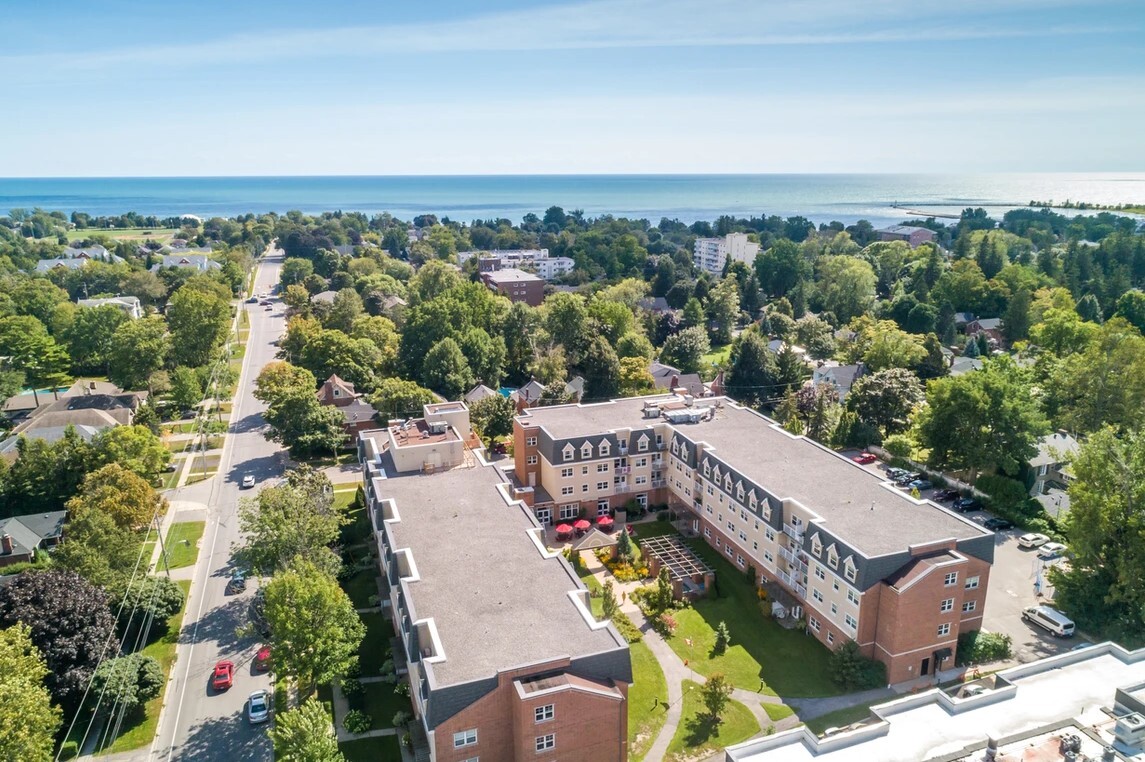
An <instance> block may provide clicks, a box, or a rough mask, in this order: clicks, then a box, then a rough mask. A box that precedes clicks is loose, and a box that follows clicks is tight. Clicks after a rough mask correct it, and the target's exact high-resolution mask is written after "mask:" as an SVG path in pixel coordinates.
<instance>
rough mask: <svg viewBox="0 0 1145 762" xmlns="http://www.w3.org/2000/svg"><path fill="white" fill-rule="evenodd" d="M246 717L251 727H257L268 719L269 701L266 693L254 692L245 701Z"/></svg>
mask: <svg viewBox="0 0 1145 762" xmlns="http://www.w3.org/2000/svg"><path fill="white" fill-rule="evenodd" d="M247 717H248V718H249V719H250V724H251V725H258V724H259V723H262V722H266V721H267V720H269V719H270V700H269V698H268V697H267V692H266V691H263V690H258V691H255V692H254V693H252V694H250V697H249V698H248V699H247Z"/></svg>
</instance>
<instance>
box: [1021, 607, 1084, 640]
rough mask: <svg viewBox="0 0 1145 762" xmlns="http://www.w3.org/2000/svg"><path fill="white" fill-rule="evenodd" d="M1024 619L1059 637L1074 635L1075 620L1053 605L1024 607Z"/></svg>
mask: <svg viewBox="0 0 1145 762" xmlns="http://www.w3.org/2000/svg"><path fill="white" fill-rule="evenodd" d="M1022 619H1023V620H1024V621H1027V622H1029V623H1030V624H1036V625H1037V626H1038V627H1041V628H1042V629H1043V630H1046V631H1047V632H1049V633H1051V634H1053V635H1057V636H1058V637H1059V638H1068V637H1071V636H1073V631H1074V623H1073V620H1072V619H1070V618H1069V617H1068V616H1066V615H1065V614H1063V613H1062V612H1060V611H1058V610H1057V609H1055V608H1053V607H1052V606H1030V607H1029V608H1026V609H1022Z"/></svg>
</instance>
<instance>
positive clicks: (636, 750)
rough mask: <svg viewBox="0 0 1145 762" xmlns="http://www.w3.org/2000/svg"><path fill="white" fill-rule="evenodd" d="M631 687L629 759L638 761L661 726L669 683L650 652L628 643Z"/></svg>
mask: <svg viewBox="0 0 1145 762" xmlns="http://www.w3.org/2000/svg"><path fill="white" fill-rule="evenodd" d="M628 652H629V654H630V655H631V657H632V680H633V682H632V686H631V687H630V688H629V689H628V757H629V759H632V760H634V761H635V760H640V759H643V758H644V755H645V754H647V753H648V749H649V748H650V747H651V746H652V743H653V742H654V741H655V740H656V736H657V735H659V734H660V728H662V727H664V720H665V719H666V717H667V714H668V683H667V682H665V680H664V672H663V671H662V670H661V669H660V663H659V662H658V661H656V656H655V654H653V653H652V649H650V648H649V647H648V646H646V645H644V643H643V642H637V643H630V644H629V646H628Z"/></svg>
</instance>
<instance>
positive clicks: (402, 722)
mask: <svg viewBox="0 0 1145 762" xmlns="http://www.w3.org/2000/svg"><path fill="white" fill-rule="evenodd" d="M412 719H413V714H411V713H410V712H407V711H405V710H404V709H399V710H398V711H396V712H394V717H393V719H392V720H390V722H391V724H393V726H394V727H395V728H404V727H405V726H406V724H407V723H409V721H410V720H412Z"/></svg>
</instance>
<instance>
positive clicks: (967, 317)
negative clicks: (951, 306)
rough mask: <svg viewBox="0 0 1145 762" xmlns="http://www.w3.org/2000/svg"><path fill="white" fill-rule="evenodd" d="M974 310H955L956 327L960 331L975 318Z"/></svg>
mask: <svg viewBox="0 0 1145 762" xmlns="http://www.w3.org/2000/svg"><path fill="white" fill-rule="evenodd" d="M974 317H975V316H974V313H973V312H955V313H954V327H955V328H957V329H958V330H960V331H964V330H966V324H967V323H969V322H971V321H972V320H974Z"/></svg>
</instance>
